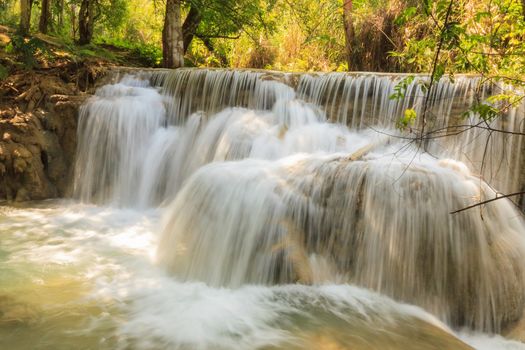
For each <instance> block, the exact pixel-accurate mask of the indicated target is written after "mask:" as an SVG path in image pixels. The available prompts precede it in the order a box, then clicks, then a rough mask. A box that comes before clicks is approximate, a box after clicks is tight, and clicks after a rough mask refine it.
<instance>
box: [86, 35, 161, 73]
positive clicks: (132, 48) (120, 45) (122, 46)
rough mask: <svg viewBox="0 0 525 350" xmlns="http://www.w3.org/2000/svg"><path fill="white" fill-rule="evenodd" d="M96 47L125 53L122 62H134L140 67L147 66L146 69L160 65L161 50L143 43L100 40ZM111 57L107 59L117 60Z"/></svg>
mask: <svg viewBox="0 0 525 350" xmlns="http://www.w3.org/2000/svg"><path fill="white" fill-rule="evenodd" d="M97 44H98V45H101V46H103V47H104V46H107V47H112V48H114V49H117V50H119V51H121V52H122V51H125V52H126V53H125V54H126V57H123V60H125V61H130V60H131V61H136V62H137V63H139V64H140V65H142V66H148V67H159V66H160V63H161V61H162V50H161V49H160V47H158V46H155V45H151V44H143V43H140V42H139V43H137V42H135V43H134V42H130V41H125V40H102V41H98V42H97ZM95 55H99V56H100V53H98V52H97V53H96V54H95ZM112 55H113V57H107V58H109V59H111V60H117V59H118V58H117V57H116V56H115V54H112Z"/></svg>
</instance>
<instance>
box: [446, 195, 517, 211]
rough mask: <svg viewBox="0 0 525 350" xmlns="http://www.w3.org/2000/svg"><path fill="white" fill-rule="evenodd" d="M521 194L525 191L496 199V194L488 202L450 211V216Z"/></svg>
mask: <svg viewBox="0 0 525 350" xmlns="http://www.w3.org/2000/svg"><path fill="white" fill-rule="evenodd" d="M522 194H525V191H520V192H515V193H510V194H506V195H503V196H499V197H498V195H497V194H496V197H495V198H492V199H488V200H486V201H483V202H479V203H476V204H473V205H469V206H468V207H465V208H462V209H458V210H455V211H451V212H450V214H457V213H461V212H462V211H465V210H468V209H472V208H475V207H479V206H480V205H483V204H487V203H490V202H494V201H497V200H499V199H503V198H509V197H514V196H519V195H522Z"/></svg>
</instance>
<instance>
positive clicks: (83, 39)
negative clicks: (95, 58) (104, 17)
mask: <svg viewBox="0 0 525 350" xmlns="http://www.w3.org/2000/svg"><path fill="white" fill-rule="evenodd" d="M95 17H96V14H95V0H82V3H81V4H80V11H79V13H78V32H79V40H78V43H79V44H80V45H86V44H89V43H90V42H91V39H93V29H94V27H95Z"/></svg>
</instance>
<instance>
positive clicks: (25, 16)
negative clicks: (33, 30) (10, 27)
mask: <svg viewBox="0 0 525 350" xmlns="http://www.w3.org/2000/svg"><path fill="white" fill-rule="evenodd" d="M32 6H33V0H20V27H19V31H20V34H22V35H27V34H28V33H29V29H30V25H31V7H32Z"/></svg>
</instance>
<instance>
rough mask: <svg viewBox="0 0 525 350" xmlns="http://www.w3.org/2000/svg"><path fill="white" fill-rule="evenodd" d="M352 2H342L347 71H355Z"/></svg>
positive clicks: (345, 0)
mask: <svg viewBox="0 0 525 350" xmlns="http://www.w3.org/2000/svg"><path fill="white" fill-rule="evenodd" d="M352 12H353V11H352V0H343V23H344V27H345V46H346V61H347V62H348V70H352V69H355V67H354V62H353V59H352V57H353V52H352V49H353V43H354V36H355V33H354V23H353V19H352Z"/></svg>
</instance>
